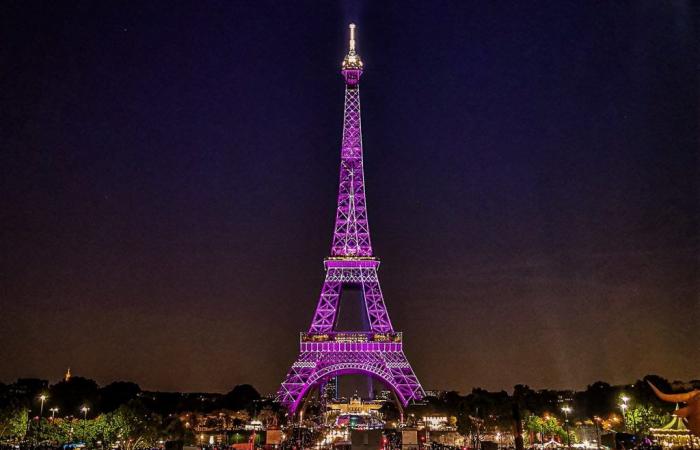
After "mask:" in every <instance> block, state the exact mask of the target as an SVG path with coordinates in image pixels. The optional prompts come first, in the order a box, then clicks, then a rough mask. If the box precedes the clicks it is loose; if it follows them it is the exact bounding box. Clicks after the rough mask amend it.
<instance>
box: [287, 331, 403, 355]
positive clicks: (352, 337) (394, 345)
mask: <svg viewBox="0 0 700 450" xmlns="http://www.w3.org/2000/svg"><path fill="white" fill-rule="evenodd" d="M402 344H403V334H402V333H401V332H391V333H375V332H372V331H334V332H330V333H300V335H299V347H300V349H301V351H302V352H401V351H402Z"/></svg>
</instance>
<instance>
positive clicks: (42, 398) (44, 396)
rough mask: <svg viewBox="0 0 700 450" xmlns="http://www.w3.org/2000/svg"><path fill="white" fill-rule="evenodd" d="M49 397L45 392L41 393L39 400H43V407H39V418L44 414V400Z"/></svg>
mask: <svg viewBox="0 0 700 450" xmlns="http://www.w3.org/2000/svg"><path fill="white" fill-rule="evenodd" d="M47 398H48V397H46V395H44V394H41V395H40V396H39V400H41V408H40V409H39V419H41V417H42V416H43V415H44V402H45V401H46V399H47Z"/></svg>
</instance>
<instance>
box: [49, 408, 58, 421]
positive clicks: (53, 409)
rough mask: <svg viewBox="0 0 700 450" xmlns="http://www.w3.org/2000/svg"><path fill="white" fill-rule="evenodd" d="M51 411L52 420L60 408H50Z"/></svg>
mask: <svg viewBox="0 0 700 450" xmlns="http://www.w3.org/2000/svg"><path fill="white" fill-rule="evenodd" d="M49 411H51V420H54V418H55V417H56V413H57V412H58V408H49Z"/></svg>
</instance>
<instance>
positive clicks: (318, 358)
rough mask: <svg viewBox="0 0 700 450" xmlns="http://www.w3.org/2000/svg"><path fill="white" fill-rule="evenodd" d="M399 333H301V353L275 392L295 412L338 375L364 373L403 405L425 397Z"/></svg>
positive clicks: (280, 400) (278, 398) (284, 404)
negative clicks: (312, 392)
mask: <svg viewBox="0 0 700 450" xmlns="http://www.w3.org/2000/svg"><path fill="white" fill-rule="evenodd" d="M401 341H402V335H401V333H395V332H392V333H373V332H331V333H324V334H320V333H301V342H300V353H299V357H298V358H297V360H296V361H295V362H294V364H292V368H291V369H290V370H289V373H288V374H287V377H286V378H285V380H284V382H283V383H282V386H281V387H280V389H279V391H278V392H277V400H278V401H279V402H280V403H282V405H283V406H285V407H286V408H287V409H288V410H289V411H290V412H291V413H294V412H296V410H297V408H298V407H299V405H300V404H301V402H302V401H303V399H304V397H305V396H306V394H307V393H308V391H309V390H310V389H311V388H312V387H313V386H315V385H318V384H321V383H324V382H325V381H326V380H328V379H330V378H332V377H335V376H337V375H349V374H363V375H369V376H372V377H376V378H378V379H379V380H381V381H383V382H384V383H386V385H387V386H388V387H390V388H391V389H392V390H393V391H394V392H395V393H396V396H397V397H398V399H399V401H400V402H401V404H402V405H403V406H406V405H408V403H409V402H410V401H411V400H420V399H422V398H423V397H424V396H425V392H423V388H422V387H421V385H420V383H419V382H418V378H416V375H415V373H413V369H412V368H411V365H410V364H409V362H408V360H407V359H406V355H404V353H403V349H402V342H401Z"/></svg>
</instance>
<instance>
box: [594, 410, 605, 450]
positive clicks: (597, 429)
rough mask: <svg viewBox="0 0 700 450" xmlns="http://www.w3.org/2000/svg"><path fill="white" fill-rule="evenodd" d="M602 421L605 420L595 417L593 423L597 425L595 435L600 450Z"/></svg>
mask: <svg viewBox="0 0 700 450" xmlns="http://www.w3.org/2000/svg"><path fill="white" fill-rule="evenodd" d="M602 420H603V419H601V418H600V417H598V416H594V417H593V423H595V435H596V438H597V440H596V442H597V443H598V450H600V422H601V421H602Z"/></svg>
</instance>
